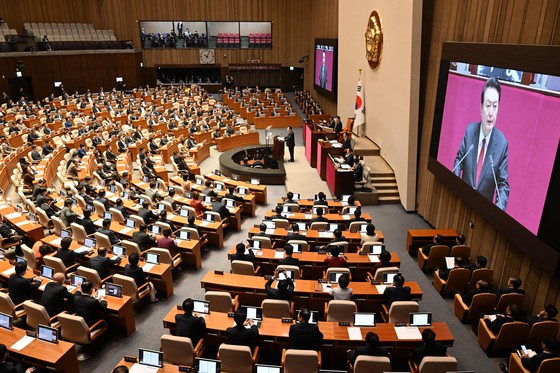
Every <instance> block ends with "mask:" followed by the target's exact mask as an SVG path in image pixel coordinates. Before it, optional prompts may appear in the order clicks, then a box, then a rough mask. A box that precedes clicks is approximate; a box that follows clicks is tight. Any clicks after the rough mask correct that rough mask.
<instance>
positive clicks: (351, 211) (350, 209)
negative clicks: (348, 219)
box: [346, 207, 357, 215]
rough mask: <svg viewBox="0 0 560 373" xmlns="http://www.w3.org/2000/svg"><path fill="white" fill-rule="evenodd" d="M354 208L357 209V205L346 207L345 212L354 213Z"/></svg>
mask: <svg viewBox="0 0 560 373" xmlns="http://www.w3.org/2000/svg"><path fill="white" fill-rule="evenodd" d="M356 209H357V207H348V208H347V209H346V213H347V214H348V215H354V213H355V212H356Z"/></svg>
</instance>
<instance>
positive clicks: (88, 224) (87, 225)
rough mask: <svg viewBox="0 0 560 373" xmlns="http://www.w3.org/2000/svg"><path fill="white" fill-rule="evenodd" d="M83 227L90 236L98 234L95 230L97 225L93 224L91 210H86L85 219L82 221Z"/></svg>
mask: <svg viewBox="0 0 560 373" xmlns="http://www.w3.org/2000/svg"><path fill="white" fill-rule="evenodd" d="M82 226H83V227H84V229H85V230H86V233H87V234H88V235H89V234H93V233H95V232H97V229H96V228H95V224H93V220H91V210H90V209H85V210H84V217H83V219H82Z"/></svg>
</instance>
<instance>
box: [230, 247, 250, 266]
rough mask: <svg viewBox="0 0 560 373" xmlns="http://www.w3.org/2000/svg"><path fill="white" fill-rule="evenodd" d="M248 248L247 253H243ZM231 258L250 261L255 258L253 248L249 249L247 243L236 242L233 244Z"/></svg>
mask: <svg viewBox="0 0 560 373" xmlns="http://www.w3.org/2000/svg"><path fill="white" fill-rule="evenodd" d="M246 249H247V250H248V251H249V253H247V254H245V250H246ZM231 260H232V261H234V260H244V261H246V262H251V263H253V261H254V260H255V254H254V253H253V250H251V249H249V243H245V244H243V243H238V244H237V245H235V254H232V255H231Z"/></svg>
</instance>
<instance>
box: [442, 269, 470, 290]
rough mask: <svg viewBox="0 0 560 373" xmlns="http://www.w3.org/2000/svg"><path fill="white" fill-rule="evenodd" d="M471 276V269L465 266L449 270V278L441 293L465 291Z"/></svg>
mask: <svg viewBox="0 0 560 373" xmlns="http://www.w3.org/2000/svg"><path fill="white" fill-rule="evenodd" d="M470 278H471V271H469V270H468V269H465V268H455V269H453V270H451V271H450V272H449V278H448V279H447V284H446V285H445V289H444V290H443V293H444V294H445V293H447V294H455V293H456V292H458V291H460V292H463V291H465V288H466V287H467V285H468V283H469V280H470Z"/></svg>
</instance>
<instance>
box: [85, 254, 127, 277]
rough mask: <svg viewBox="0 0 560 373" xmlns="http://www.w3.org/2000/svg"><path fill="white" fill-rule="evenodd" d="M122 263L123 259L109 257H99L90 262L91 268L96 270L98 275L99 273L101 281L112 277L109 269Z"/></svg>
mask: <svg viewBox="0 0 560 373" xmlns="http://www.w3.org/2000/svg"><path fill="white" fill-rule="evenodd" d="M120 261H121V258H119V257H114V258H109V257H107V256H101V255H97V256H94V257H93V258H91V259H90V260H89V266H90V268H91V269H95V270H96V271H97V273H99V277H101V280H103V279H104V278H107V277H109V276H112V273H111V272H109V267H110V266H112V265H113V264H116V263H119V262H120Z"/></svg>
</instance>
